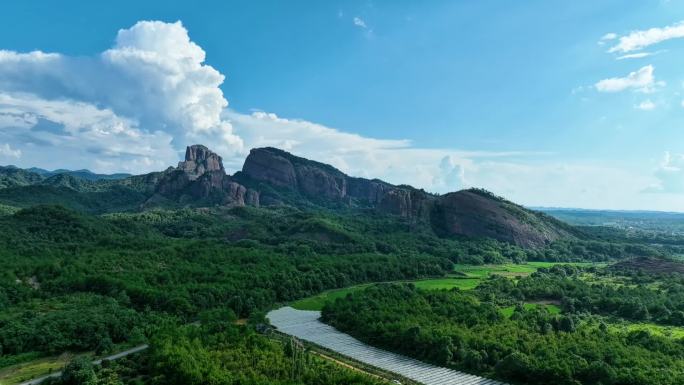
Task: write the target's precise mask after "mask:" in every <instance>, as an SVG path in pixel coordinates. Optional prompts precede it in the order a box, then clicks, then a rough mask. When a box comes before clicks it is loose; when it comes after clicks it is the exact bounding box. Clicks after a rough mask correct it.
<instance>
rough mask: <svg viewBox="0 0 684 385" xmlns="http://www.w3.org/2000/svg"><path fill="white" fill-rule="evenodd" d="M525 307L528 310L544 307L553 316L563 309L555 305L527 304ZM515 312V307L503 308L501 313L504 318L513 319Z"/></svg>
mask: <svg viewBox="0 0 684 385" xmlns="http://www.w3.org/2000/svg"><path fill="white" fill-rule="evenodd" d="M523 306H524V307H525V309H527V310H531V309H536V308H537V306H544V307H546V310H548V311H549V313H551V314H558V313H560V312H561V309H560V308H559V307H558V306H557V305H554V304H537V303H526V304H524V305H523ZM514 310H515V306H508V307H504V308H501V309H500V310H499V311H501V314H503V315H504V317H506V318H511V316H512V315H513V311H514Z"/></svg>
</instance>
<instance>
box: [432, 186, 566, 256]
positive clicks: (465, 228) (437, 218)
mask: <svg viewBox="0 0 684 385" xmlns="http://www.w3.org/2000/svg"><path fill="white" fill-rule="evenodd" d="M430 219H431V221H432V225H433V228H434V229H435V230H436V231H437V232H438V233H442V234H444V235H466V236H471V237H488V238H494V239H497V240H500V241H505V242H509V243H513V244H516V245H518V246H522V247H539V246H544V245H546V244H548V243H550V242H553V241H555V240H557V239H559V238H563V237H570V236H572V235H571V234H570V233H569V232H568V231H567V229H566V228H564V227H563V226H561V225H560V224H557V223H556V221H555V220H553V219H551V218H548V217H546V216H545V215H544V214H542V213H537V212H534V211H531V210H527V209H525V208H523V207H521V206H518V205H516V204H514V203H512V202H509V201H506V200H504V199H502V198H500V197H496V196H494V195H493V194H491V193H488V192H486V191H484V190H476V189H471V190H462V191H458V192H453V193H449V194H446V195H443V196H441V197H440V198H439V199H438V200H437V201H436V202H435V204H434V205H433V207H432V212H431V214H430Z"/></svg>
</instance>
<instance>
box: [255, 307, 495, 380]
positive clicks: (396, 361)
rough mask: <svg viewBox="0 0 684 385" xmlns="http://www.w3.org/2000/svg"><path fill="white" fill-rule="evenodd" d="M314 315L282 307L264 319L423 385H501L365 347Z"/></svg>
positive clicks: (292, 334)
mask: <svg viewBox="0 0 684 385" xmlns="http://www.w3.org/2000/svg"><path fill="white" fill-rule="evenodd" d="M320 316H321V313H320V312H318V311H306V310H296V309H293V308H291V307H283V308H280V309H278V310H273V311H271V312H270V313H268V314H267V315H266V317H267V318H268V319H269V320H270V321H271V325H273V326H275V327H276V328H277V329H278V331H280V332H282V333H285V334H289V335H291V336H294V337H296V338H299V339H301V340H304V341H308V342H311V343H314V344H316V345H319V346H322V347H324V348H326V349H330V350H332V351H335V352H337V353H339V354H341V355H343V356H346V357H349V358H351V359H353V360H356V361H359V362H363V363H364V364H367V365H371V366H374V367H376V368H380V369H382V370H385V371H387V372H391V373H396V374H398V375H400V376H403V377H405V378H408V379H411V380H413V381H416V382H419V383H421V384H425V385H505V384H503V383H501V382H499V381H495V380H491V379H488V378H482V377H478V376H474V375H471V374H466V373H463V372H459V371H456V370H452V369H447V368H442V367H439V366H435V365H430V364H427V363H425V362H422V361H418V360H415V359H412V358H408V357H404V356H402V355H399V354H396V353H392V352H388V351H385V350H382V349H378V348H375V347H372V346H370V345H366V344H364V343H363V342H361V341H359V340H357V339H355V338H354V337H352V336H350V335H347V334H345V333H342V332H340V331H338V330H336V329H335V328H333V327H332V326H330V325H326V324H324V323H323V322H321V321H319V320H318V319H319V318H320Z"/></svg>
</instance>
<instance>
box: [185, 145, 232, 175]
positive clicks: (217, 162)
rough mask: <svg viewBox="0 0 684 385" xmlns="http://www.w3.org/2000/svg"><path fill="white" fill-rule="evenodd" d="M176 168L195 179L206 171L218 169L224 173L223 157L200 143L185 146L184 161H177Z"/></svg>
mask: <svg viewBox="0 0 684 385" xmlns="http://www.w3.org/2000/svg"><path fill="white" fill-rule="evenodd" d="M177 169H178V170H181V171H183V172H185V173H186V174H187V175H188V177H189V179H190V180H195V179H197V178H199V177H200V176H202V175H203V174H204V173H206V172H214V171H220V172H221V174H225V170H224V168H223V159H221V157H220V156H218V154H216V153H215V152H213V151H211V150H210V149H208V148H207V147H205V146H203V145H201V144H195V145H192V146H188V147H187V148H186V150H185V161H183V162H179V163H178V168H177Z"/></svg>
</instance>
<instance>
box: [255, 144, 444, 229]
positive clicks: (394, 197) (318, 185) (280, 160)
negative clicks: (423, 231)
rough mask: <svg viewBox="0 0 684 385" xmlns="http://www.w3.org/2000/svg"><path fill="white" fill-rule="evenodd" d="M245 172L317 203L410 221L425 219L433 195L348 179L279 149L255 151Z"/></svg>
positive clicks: (387, 184) (320, 165)
mask: <svg viewBox="0 0 684 385" xmlns="http://www.w3.org/2000/svg"><path fill="white" fill-rule="evenodd" d="M242 172H243V173H244V174H245V175H247V176H248V177H249V178H251V179H252V180H256V181H260V182H265V183H268V184H271V185H275V186H278V187H284V188H287V189H290V190H293V191H296V192H299V193H300V194H302V195H304V196H306V197H308V198H312V199H315V200H327V201H332V202H341V203H347V204H360V205H366V206H371V207H377V208H378V209H380V210H381V211H384V212H387V213H391V214H395V215H400V216H403V217H407V218H414V217H425V215H426V213H427V212H429V209H428V208H427V206H426V202H428V201H430V200H431V199H432V196H431V195H429V194H427V193H426V192H424V191H421V190H416V189H414V188H411V187H408V186H406V187H404V186H393V185H391V184H389V183H385V182H383V181H380V180H369V179H363V178H354V177H350V176H347V175H346V174H344V173H343V172H342V171H340V170H338V169H336V168H334V167H332V166H330V165H327V164H323V163H319V162H316V161H312V160H308V159H304V158H300V157H298V156H294V155H292V154H290V153H288V152H285V151H283V150H280V149H277V148H270V147H267V148H255V149H253V150H252V151H250V153H249V156H248V157H247V159H246V160H245V164H244V166H243V167H242Z"/></svg>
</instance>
